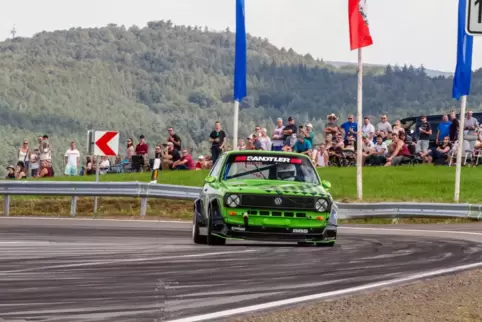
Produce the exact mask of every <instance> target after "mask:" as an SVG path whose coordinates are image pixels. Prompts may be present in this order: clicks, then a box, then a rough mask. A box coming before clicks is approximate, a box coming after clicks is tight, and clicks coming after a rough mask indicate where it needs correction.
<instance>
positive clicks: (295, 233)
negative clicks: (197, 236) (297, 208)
mask: <svg viewBox="0 0 482 322" xmlns="http://www.w3.org/2000/svg"><path fill="white" fill-rule="evenodd" d="M250 214H251V215H250ZM286 214H287V213H286V212H281V214H280V215H279V216H276V215H277V212H274V211H273V212H269V215H265V216H263V215H262V213H261V212H257V211H252V210H248V209H235V210H234V209H225V211H224V216H218V217H217V218H214V221H213V230H212V233H213V234H216V235H217V236H219V237H223V238H232V239H245V240H266V241H317V242H333V241H335V240H336V233H337V225H336V223H335V224H334V223H332V222H331V221H330V215H329V214H328V213H317V212H306V213H304V216H302V217H297V214H296V213H295V214H294V215H293V217H286V216H285V215H286Z"/></svg>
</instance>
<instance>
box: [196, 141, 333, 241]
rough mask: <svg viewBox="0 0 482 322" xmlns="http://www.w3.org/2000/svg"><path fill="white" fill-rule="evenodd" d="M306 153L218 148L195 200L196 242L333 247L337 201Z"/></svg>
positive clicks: (328, 184) (329, 186)
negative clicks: (230, 240)
mask: <svg viewBox="0 0 482 322" xmlns="http://www.w3.org/2000/svg"><path fill="white" fill-rule="evenodd" d="M330 188H331V184H330V183H329V182H327V181H321V180H320V177H319V175H318V173H317V171H316V169H315V167H314V166H313V164H312V162H311V160H310V158H309V157H308V156H307V155H304V154H299V153H291V152H275V151H259V150H247V151H230V152H226V153H223V154H222V155H221V156H220V157H219V158H218V160H217V161H216V163H215V164H214V165H213V167H212V169H211V171H210V173H209V176H208V177H206V179H205V183H204V186H203V187H202V190H201V193H200V195H199V198H198V199H197V200H195V202H194V216H193V227H192V238H193V241H194V243H196V244H208V245H224V244H225V243H226V239H241V240H261V241H292V242H298V243H299V244H314V245H320V246H328V247H329V246H334V244H335V241H336V233H337V227H338V216H337V206H336V204H335V202H334V201H333V198H332V197H331V195H330V193H329V189H330Z"/></svg>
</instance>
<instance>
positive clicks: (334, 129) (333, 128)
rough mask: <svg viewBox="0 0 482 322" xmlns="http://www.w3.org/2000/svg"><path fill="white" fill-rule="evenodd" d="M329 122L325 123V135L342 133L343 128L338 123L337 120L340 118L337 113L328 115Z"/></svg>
mask: <svg viewBox="0 0 482 322" xmlns="http://www.w3.org/2000/svg"><path fill="white" fill-rule="evenodd" d="M327 119H328V122H327V123H326V124H325V135H326V136H327V135H329V134H331V135H332V136H336V135H338V134H341V129H340V127H339V126H338V125H336V123H335V122H336V120H337V119H338V118H337V117H336V115H335V113H331V114H330V115H328V116H327Z"/></svg>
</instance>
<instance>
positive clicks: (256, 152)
mask: <svg viewBox="0 0 482 322" xmlns="http://www.w3.org/2000/svg"><path fill="white" fill-rule="evenodd" d="M225 153H226V155H228V156H229V155H263V154H265V155H279V156H288V157H297V158H308V159H309V157H308V156H307V155H306V154H301V153H296V152H285V151H265V150H232V151H226V152H225ZM310 160H311V159H310Z"/></svg>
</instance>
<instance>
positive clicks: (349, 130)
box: [341, 114, 358, 144]
mask: <svg viewBox="0 0 482 322" xmlns="http://www.w3.org/2000/svg"><path fill="white" fill-rule="evenodd" d="M341 128H342V129H343V132H344V133H345V137H344V138H343V140H344V141H345V144H347V142H348V136H349V135H352V136H353V137H356V133H357V132H358V124H357V123H356V122H355V121H354V117H353V115H351V114H350V115H348V121H346V122H345V123H343V124H342V125H341ZM355 140H356V138H355Z"/></svg>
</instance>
